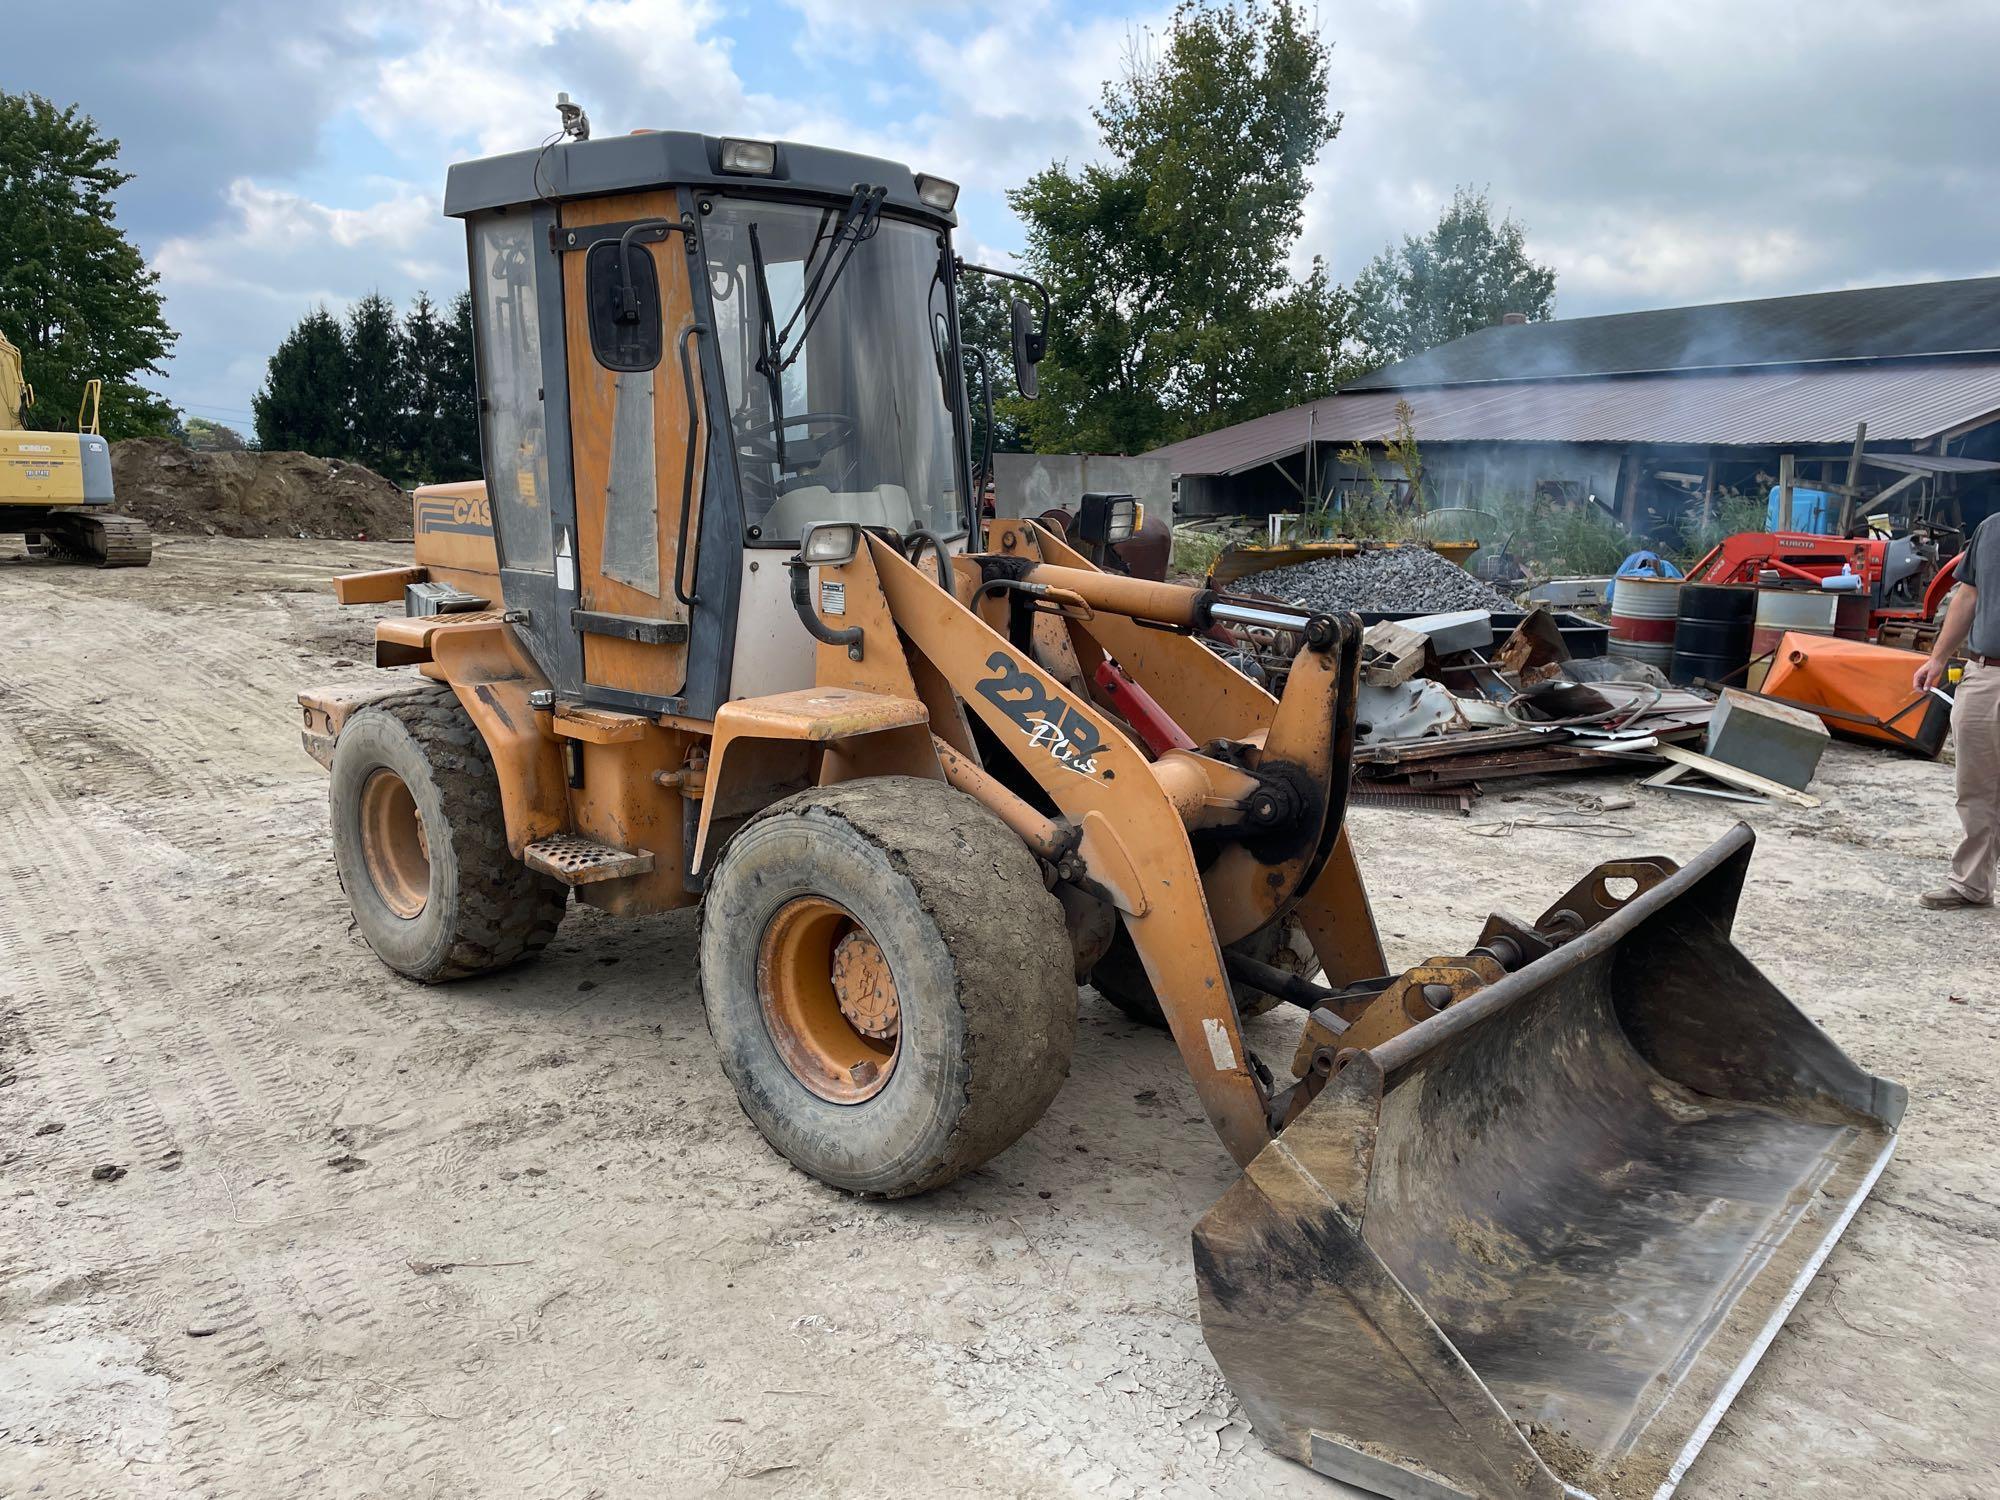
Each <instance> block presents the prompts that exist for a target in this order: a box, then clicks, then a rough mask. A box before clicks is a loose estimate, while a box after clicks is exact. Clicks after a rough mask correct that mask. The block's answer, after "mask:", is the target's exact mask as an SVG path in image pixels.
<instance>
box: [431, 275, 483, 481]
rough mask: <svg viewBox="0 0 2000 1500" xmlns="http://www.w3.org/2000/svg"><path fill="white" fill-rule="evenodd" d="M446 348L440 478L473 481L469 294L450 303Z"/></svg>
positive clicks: (475, 451)
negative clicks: (447, 380)
mask: <svg viewBox="0 0 2000 1500" xmlns="http://www.w3.org/2000/svg"><path fill="white" fill-rule="evenodd" d="M445 332H446V334H447V335H448V343H449V349H450V364H449V369H450V371H451V380H450V383H449V384H448V385H447V386H446V387H445V389H444V391H443V394H442V399H441V401H440V403H439V408H438V426H439V433H440V441H439V452H440V454H441V457H440V459H439V464H440V468H439V471H438V478H440V479H477V478H478V477H479V475H480V473H481V469H482V460H481V459H480V456H479V383H478V380H477V378H476V376H475V375H474V373H473V349H472V293H470V292H460V293H459V294H458V295H457V296H456V297H454V298H452V301H451V321H450V322H449V323H448V324H446V325H445Z"/></svg>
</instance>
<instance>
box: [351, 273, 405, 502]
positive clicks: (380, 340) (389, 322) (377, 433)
mask: <svg viewBox="0 0 2000 1500" xmlns="http://www.w3.org/2000/svg"><path fill="white" fill-rule="evenodd" d="M342 343H343V345H344V346H345V349H346V353H347V437H348V447H347V452H346V455H345V456H346V457H348V458H353V459H358V460H360V461H361V462H362V463H364V464H366V465H368V467H369V468H371V469H373V470H374V471H375V472H376V473H378V474H389V475H395V474H399V473H401V472H402V470H403V460H402V447H403V436H404V431H405V425H404V420H403V409H404V400H403V388H404V384H405V380H404V373H405V372H404V369H403V334H402V329H401V328H399V327H398V326H397V323H396V309H395V306H394V305H393V304H392V303H391V302H390V301H389V299H388V298H387V297H384V296H383V295H382V294H381V293H380V292H370V293H369V294H368V295H367V296H365V297H363V298H362V299H361V300H360V301H359V302H357V303H355V304H354V306H353V307H351V308H349V309H348V311H347V327H346V329H345V330H344V332H343V336H342Z"/></svg>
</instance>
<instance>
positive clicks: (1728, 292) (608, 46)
mask: <svg viewBox="0 0 2000 1500" xmlns="http://www.w3.org/2000/svg"><path fill="white" fill-rule="evenodd" d="M1167 8H1168V7H1167V6H1166V5H1160V6H1157V7H1154V8H1146V7H1144V6H1138V5H1134V4H1131V3H1123V4H1121V3H1117V0H1089V3H1081V4H1076V3H1073V4H1053V3H1047V0H956V3H952V0H934V3H929V4H925V3H917V0H786V3H782V4H781V3H776V0H764V3H755V0H751V3H740V0H320V3H313V4H304V3H293V0H172V3H167V0H69V3H68V4H65V5H37V6H27V5H9V7H8V9H9V18H8V21H7V32H8V37H9V41H10V45H9V47H8V48H7V49H6V51H5V53H4V54H0V87H4V88H6V89H9V90H14V91H19V90H23V89H32V90H34V91H36V92H40V93H43V94H46V95H48V96H49V97H51V98H53V99H56V100H58V101H61V102H70V101H74V102H76V103H78V104H80V105H82V106H83V108H84V109H85V110H87V111H88V112H89V113H91V114H93V115H95V116H96V118H97V119H98V121H99V122H100V124H101V125H102V126H103V127H104V128H105V129H106V130H107V131H108V132H110V133H112V134H115V135H117V136H118V137H119V138H120V139H121V140H122V141H123V143H124V163H125V165H126V166H127V168H128V169H129V170H131V171H133V172H135V173H137V174H138V175H137V180H136V181H135V182H133V183H132V184H130V185H129V186H128V187H127V188H126V189H125V192H124V195H123V198H122V203H121V219H122V222H123V223H124V225H125V227H126V228H127V229H128V230H129V231H130V232H131V233H132V234H133V235H134V236H135V237H136V239H137V240H138V242H139V244H140V245H141V246H142V247H143V249H144V250H145V252H146V254H147V255H148V257H149V258H150V259H151V260H152V262H153V264H154V265H155V266H156V267H157V268H158V269H159V271H160V273H161V276H162V282H163V286H164V289H165V291H166V294H167V299H168V315H169V318H170V320H171V321H172V323H173V324H174V326H175V327H176V328H178V329H179V330H180V331H181V335H182V337H181V343H180V347H179V352H178V353H177V355H176V356H175V358H174V360H173V362H172V366H171V370H170V374H169V378H168V379H167V380H166V381H165V382H164V383H163V389H164V390H165V391H166V393H167V394H168V396H169V397H170V398H171V399H172V400H173V401H174V402H176V403H177V404H179V405H180V406H182V407H183V408H184V409H185V410H186V411H187V412H188V413H189V414H190V415H195V416H207V417H212V418H215V419H218V420H222V421H227V422H231V423H233V424H235V425H239V426H245V427H247V426H248V423H249V404H250V395H251V393H252V392H253V391H254V390H255V389H256V387H257V385H258V383H259V382H260V380H261V379H262V377H263V369H264V361H265V359H266V358H267V357H268V356H269V354H270V352H271V350H272V348H273V347H275V345H276V343H277V341H278V340H279V339H280V338H281V337H282V336H283V334H284V332H285V330H286V329H287V328H289V327H290V326H291V324H292V323H293V322H295V321H296V320H297V318H298V317H299V316H300V314H301V313H303V312H304V311H306V310H307V309H308V308H309V307H310V306H311V305H312V304H313V303H315V302H325V303H327V304H329V305H331V306H333V307H334V308H335V309H336V310H339V309H341V308H344V307H345V306H346V305H347V304H348V303H350V302H351V301H352V300H353V299H354V298H356V297H359V296H361V295H363V294H365V293H367V292H369V291H371V290H377V289H379V290H381V291H382V292H384V293H386V294H387V295H389V296H390V297H392V298H394V299H396V300H397V301H398V302H399V303H401V302H402V301H404V300H405V299H407V298H408V297H409V296H410V294H411V293H413V292H414V291H415V290H416V289H417V288H419V287H425V288H428V289H429V290H430V291H431V293H432V294H433V295H434V296H437V297H439V298H440V299H443V298H444V297H447V296H449V295H450V294H452V293H454V292H456V291H457V290H458V289H459V288H460V287H462V285H463V284H464V279H465V269H464V267H465V262H464V252H463V249H462V241H461V238H460V231H459V228H458V226H457V225H456V224H452V223H449V222H447V221H445V220H443V219H441V218H440V217H439V213H438V206H439V198H440V194H441V192H442V189H443V185H444V172H445V167H446V165H447V164H448V163H449V162H451V161H452V160H455V159H458V158H461V157H464V156H467V155H478V154H483V153H486V152H497V151H510V150H516V149H519V148H522V147H526V146H532V145H535V144H537V143H539V142H540V141H541V140H542V139H543V138H544V137H545V136H546V135H547V134H548V132H549V131H550V129H551V128H552V127H553V123H554V119H555V116H554V113H553V110H552V108H551V102H552V100H553V98H554V96H555V93H556V91H557V90H558V89H566V90H568V91H569V92H570V93H571V94H573V95H574V96H576V97H577V98H578V99H579V100H580V101H581V102H583V103H584V104H585V106H586V107H587V108H588V109H589V111H590V114H591V118H592V120H593V121H594V123H595V124H596V126H597V129H598V131H599V133H600V134H605V133H611V132H622V131H625V130H628V129H631V128H633V127H635V126H652V127H658V128H686V129H697V130H705V131H711V132H728V133H732V134H742V135H758V136H778V137H784V138H790V139H797V140H813V141H818V142H823V143H826V144H832V145H842V146H848V147H852V148H854V149H858V150H865V151H873V152H877V153H880V154H884V155H888V156H892V157H896V158H899V159H901V160H904V161H907V162H908V163H909V164H911V165H912V166H914V167H915V168H917V169H918V170H920V171H930V172H936V173H939V174H941V175H944V176H947V177H951V178H953V179H955V180H957V181H959V182H961V183H963V184H965V185H966V191H965V195H964V197H963V198H962V200H961V205H960V207H961V217H962V219H963V222H964V238H965V239H966V241H967V247H968V249H970V250H972V251H975V252H980V253H989V254H996V255H997V254H1003V253H1005V252H1007V251H1009V250H1011V249H1013V248H1015V247H1016V246H1017V245H1018V244H1019V242H1020V234H1019V228H1018V226H1017V225H1016V224H1015V222H1014V221H1013V219H1012V217H1011V216H1010V214H1009V213H1008V211H1007V206H1006V200H1005V197H1004V191H1005V189H1007V188H1008V187H1011V186H1014V185H1016V184H1018V183H1019V182H1021V181H1022V180H1023V178H1025V177H1026V176H1027V175H1028V174H1029V173H1030V172H1032V171H1033V170H1035V169H1036V168H1037V167H1039V166H1041V165H1043V164H1044V163H1046V162H1048V161H1050V160H1052V159H1065V158H1066V159H1069V160H1071V161H1077V160H1081V159H1084V158H1086V157H1088V156H1089V155H1090V154H1091V153H1092V151H1093V150H1094V148H1095V145H1096V140H1095V131H1094V127H1093V125H1092V123H1091V120H1090V118H1089V112H1088V111H1089V106H1090V104H1091V103H1092V102H1093V101H1094V99H1095V98H1096V96H1097V93H1098V90H1099V87H1100V86H1101V84H1102V82H1103V80H1104V79H1105V78H1107V77H1110V76H1112V75H1113V74H1114V73H1116V72H1117V71H1118V70H1119V69H1120V67H1121V59H1122V58H1123V56H1124V55H1125V53H1126V51H1127V49H1128V48H1129V47H1130V46H1131V45H1132V42H1133V40H1134V38H1135V37H1137V36H1139V35H1141V34H1142V33H1143V32H1144V31H1145V29H1147V28H1149V27H1151V28H1155V29H1157V28H1158V26H1159V25H1160V22H1161V20H1162V18H1163V16H1164V14H1165V12H1166V10H1167ZM1317 16H1318V21H1319V24H1320V25H1321V27H1322V29H1323V31H1324V33H1325V35H1326V36H1327V37H1328V39H1329V40H1331V41H1332V42H1333V43H1334V45H1335V51H1334V62H1333V80H1332V92H1333V103H1334V106H1335V107H1336V108H1337V109H1339V110H1341V111H1343V112H1344V113H1345V116H1346V124H1345V127H1344V129H1343V130H1342V132H1341V135H1340V138H1339V139H1338V140H1337V141H1336V142H1334V144H1333V145H1332V146H1331V147H1329V148H1328V149H1327V151H1326V153H1325V155H1324V156H1323V157H1322V159H1321V162H1320V165H1319V168H1318V170H1317V171H1316V173H1315V189H1314V192H1313V196H1312V198H1311V200H1310V203H1309V205H1308V208H1307V214H1306V224H1305V233H1304V236H1303V239H1302V242H1301V246H1300V255H1301V259H1303V258H1305V257H1307V256H1310V255H1312V254H1322V255H1324V256H1326V257H1327V259H1328V260H1329V262H1330V263H1331V264H1332V266H1333V268H1334V272H1335V274H1336V275H1337V276H1338V277H1339V278H1341V279H1342V280H1345V279H1348V278H1349V277H1351V276H1352V275H1353V273H1354V271H1355V270H1356V269H1357V268H1358V267H1359V266H1360V265H1361V263H1362V262H1364V261H1365V260H1366V259H1367V258H1368V257H1369V256H1370V255H1371V254H1373V253H1374V252H1376V251H1377V250H1379V249H1380V248H1381V247H1382V246H1383V244H1384V243H1385V242H1387V241H1388V240H1390V239H1391V238H1393V237H1397V236H1400V235H1402V234H1405V233H1411V232H1416V231H1420V230H1421V229H1423V228H1424V227H1426V226H1427V225H1428V224H1430V223H1431V222H1433V221H1434V220H1435V218H1436V215H1437V212H1438V210H1439V208H1440V206H1441V205H1442V204H1443V203H1444V202H1445V201H1447V200H1448V199H1449V198H1450V196H1451V193H1452V189H1453V187H1454V185H1456V184H1460V183H1465V184H1471V185H1474V186H1479V187H1485V188H1488V189H1490V191H1491V193H1492V195H1493V198H1494V200H1495V202H1496V204H1498V205H1500V206H1502V207H1505V208H1509V209H1511V210H1513V211H1514V212H1515V213H1516V214H1517V215H1518V216H1519V217H1520V218H1521V220H1522V221H1523V222H1524V223H1525V224H1526V225H1527V226H1528V231H1529V242H1530V245H1531V247H1532V248H1533V250H1534V251H1535V252H1536V253H1537V254H1538V255H1539V256H1540V257H1541V258H1543V259H1545V260H1548V261H1551V262H1553V263H1554V265H1555V266H1556V268H1557V271H1558V273H1559V282H1558V303H1557V312H1558V315H1559V316H1581V315H1585V314H1589V313H1599V312H1613V311H1623V310H1627V309H1632V308H1641V307H1663V306H1672V305H1676V304H1680V303H1686V302H1699V301H1710V300H1719V299H1730V298H1740V297H1754V296H1766V295H1776V294H1781V293H1787V292H1802V291H1819V290H1825V289H1828V288H1835V287H1843V286H1857V285H1870V284H1880V283H1889V282H1896V281H1909V280H1921V279H1927V278H1934V277H1950V276H1974V275H1990V274H1994V273H2000V154H1996V152H1995V151H1994V149H1993V147H1994V142H1995V141H1996V140H2000V66H1997V65H1996V59H2000V4H1996V3H1994V0H1900V3H1898V4H1894V5H1883V4H1881V3H1880V0H1320V4H1319V7H1318V11H1317Z"/></svg>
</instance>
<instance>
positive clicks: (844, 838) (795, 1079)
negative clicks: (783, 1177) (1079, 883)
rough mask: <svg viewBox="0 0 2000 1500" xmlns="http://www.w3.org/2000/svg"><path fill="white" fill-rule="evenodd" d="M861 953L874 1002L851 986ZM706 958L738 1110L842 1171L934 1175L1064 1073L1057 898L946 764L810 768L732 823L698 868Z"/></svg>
mask: <svg viewBox="0 0 2000 1500" xmlns="http://www.w3.org/2000/svg"><path fill="white" fill-rule="evenodd" d="M843 964H845V965H847V966H848V967H847V968H846V970H845V971H843V970H842V969H841V968H840V966H841V965H843ZM857 964H861V965H863V966H865V968H866V969H867V970H868V971H869V972H871V973H872V974H874V975H875V976H877V977H876V978H875V979H874V980H872V981H871V987H870V988H868V989H867V991H866V994H865V997H864V998H865V999H867V1000H868V1001H869V1002H870V1004H871V1006H872V1008H861V1009H857V1008H856V1006H855V1005H854V1004H851V1003H850V1002H851V1001H852V1000H853V999H854V988H853V985H852V975H853V972H854V969H855V967H856V966H857ZM830 967H831V969H832V973H831V976H830V973H829V970H830ZM883 975H886V982H885V981H884V980H883V979H882V978H881V977H880V976H883ZM701 976H702V997H703V1001H704V1004H705V1006H706V1008H707V1012H708V1028H709V1032H710V1034H711V1035H712V1036H713V1037H714V1039H715V1044H716V1049H717V1051H718V1052H719V1053H720V1055H721V1058H722V1067H723V1071H724V1072H725V1073H726V1074H727V1075H728V1076H729V1081H730V1082H731V1083H732V1084H734V1085H735V1088H736V1096H737V1099H738V1101H739V1102H740V1103H741V1105H742V1106H743V1112H744V1113H745V1114H746V1115H748V1116H749V1117H750V1121H751V1123H752V1124H754V1125H755V1126H756V1127H757V1129H758V1130H759V1131H760V1132H761V1133H762V1134H763V1136H764V1138H765V1140H767V1141H769V1142H770V1143H771V1145H772V1146H773V1147H774V1148H775V1149H776V1150H777V1151H778V1152H779V1153H780V1154H782V1155H783V1156H785V1157H787V1158H788V1159H789V1160H790V1161H791V1162H792V1163H793V1165H795V1166H797V1167H798V1168H799V1169H800V1170H802V1171H804V1172H806V1173H808V1174H810V1175H811V1176H813V1177H816V1178H818V1179H819V1180H820V1181H821V1182H824V1183H827V1184H829V1185H830V1186H833V1187H837V1188H842V1189H845V1190H846V1191H848V1192H852V1193H860V1194H863V1195H866V1196H870V1197H885V1198H898V1197H903V1196H906V1195H908V1194H911V1193H921V1192H925V1191H927V1190H928V1189H931V1188H935V1187H939V1186H942V1185H943V1184H945V1183H947V1182H950V1181H951V1180H952V1179H953V1178H954V1177H957V1176H958V1175H959V1174H961V1173H963V1172H967V1171H970V1170H971V1169H972V1168H974V1167H977V1166H979V1165H980V1164H981V1163H983V1162H985V1161H987V1160H989V1159H990V1158H992V1157H994V1156H996V1155H998V1154H999V1153H1000V1152H1002V1151H1004V1150H1005V1149H1006V1148H1007V1147H1008V1146H1010V1145H1012V1144H1013V1143H1014V1142H1015V1141H1016V1140H1018V1139H1019V1138H1020V1137H1021V1136H1022V1135H1023V1134H1024V1133H1026V1131H1027V1130H1028V1129H1029V1128H1030V1127H1031V1126H1032V1125H1034V1123H1035V1122H1036V1121H1037V1120H1039V1119H1040V1118H1041V1116H1042V1112H1043V1111H1044V1110H1045V1109H1046V1108H1047V1107H1048V1105H1049V1101H1050V1100H1052V1099H1053V1098H1054V1097H1055V1096H1056V1093H1057V1091H1058V1090H1059V1089H1061V1087H1062V1083H1063V1079H1064V1078H1065V1077H1067V1076H1068V1073H1069V1060H1070V1050H1071V1047H1072V1045H1073V1044H1074V1041H1075V1037H1076V1003H1077V994H1076V982H1075V977H1074V974H1073V962H1072V955H1071V950H1070V944H1069V939H1068V936H1067V933H1066V931H1065V929H1064V926H1063V913H1062V906H1061V903H1059V902H1058V901H1057V900H1056V898H1055V897H1054V896H1052V895H1050V894H1049V892H1048V891H1047V889H1046V888H1045V887H1044V885H1043V883H1042V877H1041V869H1040V866H1039V865H1038V863H1037V862H1036V860H1035V858H1034V856H1033V855H1032V854H1030V853H1029V852H1028V849H1027V847H1026V846H1025V845H1024V844H1022V842H1021V840H1020V839H1019V837H1017V836H1016V835H1015V834H1014V833H1012V832H1011V831H1009V830H1008V828H1007V827H1006V826H1005V825H1004V824H1002V823H1001V822H1000V820H999V819H998V818H996V817H994V816H993V814H991V813H990V812H988V811H987V810H986V809H985V808H984V807H982V806H980V804H979V803H977V802H975V801H974V800H973V799H972V798H970V797H968V796H966V795H965V794H964V793H962V792H957V791H954V790H952V789H951V788H950V787H948V786H946V785H945V784H944V783H942V782H937V781H925V780H920V779H917V778H913V777H904V776H884V777H877V778H871V779H868V780H863V781H852V782H846V783H842V784H840V785H837V786H828V787H820V788H818V789H816V790H814V791H810V792H805V793H801V794H800V795H798V796H795V797H791V798H788V799H786V800H785V801H783V802H780V803H778V804H776V805H775V806H773V807H772V808H770V809H769V810H768V811H766V812H765V813H763V814H761V815H760V816H759V817H758V818H757V819H755V820H754V821H753V822H751V823H749V824H748V825H746V826H745V827H744V828H743V829H742V831H741V832H739V833H737V834H736V836H735V837H734V838H733V839H731V840H730V843H729V847H728V850H727V852H726V853H725V855H724V857H723V860H722V863H721V867H720V868H719V869H718V870H717V871H716V874H715V877H714V879H713V881H712V882H711V883H710V885H709V889H708V895H707V899H706V901H705V903H704V908H703V912H702V928H701ZM885 994H886V996H887V997H888V1001H889V1002H890V1005H889V1009H888V1012H887V1013H888V1014H890V1015H893V1017H894V1023H893V1026H890V1025H889V1024H887V1023H886V1022H884V1020H883V1015H884V1010H883V1007H882V1004H881V999H882V996H883V995H885ZM849 1070H851V1071H849Z"/></svg>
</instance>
